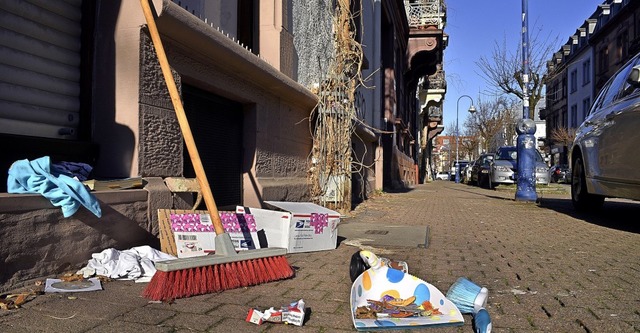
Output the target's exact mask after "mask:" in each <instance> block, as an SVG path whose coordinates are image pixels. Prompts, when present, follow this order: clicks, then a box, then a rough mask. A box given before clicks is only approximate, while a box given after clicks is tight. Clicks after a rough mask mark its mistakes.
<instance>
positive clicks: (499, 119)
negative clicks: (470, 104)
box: [465, 97, 520, 151]
mask: <svg viewBox="0 0 640 333" xmlns="http://www.w3.org/2000/svg"><path fill="white" fill-rule="evenodd" d="M519 106H520V104H519V102H518V101H517V100H516V99H513V98H511V99H510V98H506V97H499V98H497V99H495V100H493V101H483V100H482V99H478V106H477V107H476V112H475V113H473V114H472V115H471V116H470V117H468V118H467V120H466V122H465V127H466V128H467V130H468V131H469V133H473V135H474V136H475V137H476V140H475V143H476V144H477V146H476V147H470V148H471V149H475V150H476V151H478V150H479V151H494V150H496V149H497V148H498V147H499V146H504V145H514V143H515V142H514V140H515V138H516V136H515V123H516V121H517V119H518V118H519V117H518V116H517V112H516V110H517V109H518V107H519ZM470 144H471V142H470Z"/></svg>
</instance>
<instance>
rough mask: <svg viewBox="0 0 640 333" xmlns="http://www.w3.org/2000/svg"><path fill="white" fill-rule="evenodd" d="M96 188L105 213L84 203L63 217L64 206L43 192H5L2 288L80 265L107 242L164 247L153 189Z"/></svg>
mask: <svg viewBox="0 0 640 333" xmlns="http://www.w3.org/2000/svg"><path fill="white" fill-rule="evenodd" d="M93 193H94V194H95V196H96V198H97V199H98V200H99V201H100V204H101V209H102V217H101V218H98V217H96V216H95V215H93V214H92V213H91V212H89V211H88V210H87V209H85V208H84V207H82V208H80V210H79V211H78V212H76V213H75V214H74V215H73V216H71V217H69V218H64V217H63V215H62V211H61V209H60V208H59V207H55V206H53V205H52V204H51V203H50V202H49V201H48V200H47V199H46V198H44V197H42V196H40V195H35V194H8V193H0V239H2V246H1V247H0V258H1V259H0V260H1V261H0V267H2V269H0V292H1V291H6V290H10V289H14V288H16V287H21V286H24V285H28V284H31V283H33V280H35V279H42V278H45V277H50V276H54V275H58V274H60V273H64V272H68V271H74V270H77V269H78V268H81V267H83V266H85V265H86V263H87V261H88V260H89V259H91V254H93V253H97V252H101V251H102V250H104V249H106V248H111V247H113V248H116V249H118V250H124V249H128V248H131V247H134V246H140V245H150V246H153V247H155V248H159V240H158V238H157V236H156V235H157V232H156V230H157V221H156V222H155V223H153V222H151V221H150V219H149V218H148V214H147V212H148V207H149V204H148V202H149V198H150V192H149V191H147V190H146V189H133V190H119V191H101V192H93Z"/></svg>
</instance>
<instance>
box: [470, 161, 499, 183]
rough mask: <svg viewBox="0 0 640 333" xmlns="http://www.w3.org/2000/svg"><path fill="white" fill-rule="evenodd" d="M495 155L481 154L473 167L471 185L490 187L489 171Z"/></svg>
mask: <svg viewBox="0 0 640 333" xmlns="http://www.w3.org/2000/svg"><path fill="white" fill-rule="evenodd" d="M494 156H495V155H494V154H493V153H485V154H481V155H480V156H479V157H478V158H477V159H476V160H475V161H473V164H472V165H471V171H470V174H469V184H470V185H478V186H480V187H489V169H490V168H491V161H493V158H494Z"/></svg>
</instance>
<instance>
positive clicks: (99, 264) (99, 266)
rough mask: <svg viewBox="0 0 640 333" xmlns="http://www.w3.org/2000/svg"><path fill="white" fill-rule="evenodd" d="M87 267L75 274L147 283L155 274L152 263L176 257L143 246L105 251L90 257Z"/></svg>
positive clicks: (85, 276) (84, 276)
mask: <svg viewBox="0 0 640 333" xmlns="http://www.w3.org/2000/svg"><path fill="white" fill-rule="evenodd" d="M91 257H92V259H91V260H89V262H88V264H87V266H85V267H83V268H82V269H80V270H79V271H78V272H77V273H76V274H80V275H81V276H82V277H83V278H89V277H93V276H105V277H108V278H112V279H120V280H134V281H135V282H149V281H150V280H151V277H153V275H154V274H155V273H156V268H155V264H154V262H156V261H162V260H169V259H176V257H174V256H172V255H170V254H167V253H164V252H161V251H158V250H156V249H154V248H152V247H150V246H147V245H143V246H137V247H133V248H131V249H128V250H123V251H119V250H116V249H114V248H109V249H105V250H103V251H102V252H100V253H94V254H92V255H91Z"/></svg>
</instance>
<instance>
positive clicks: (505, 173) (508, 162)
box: [488, 146, 549, 188]
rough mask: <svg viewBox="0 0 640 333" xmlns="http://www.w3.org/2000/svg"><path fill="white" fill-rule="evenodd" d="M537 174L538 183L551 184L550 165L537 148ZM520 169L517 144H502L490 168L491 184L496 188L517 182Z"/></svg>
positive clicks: (491, 186)
mask: <svg viewBox="0 0 640 333" xmlns="http://www.w3.org/2000/svg"><path fill="white" fill-rule="evenodd" d="M534 163H535V175H536V184H537V185H548V184H549V167H548V166H547V164H546V163H545V161H544V159H543V158H542V155H541V154H540V152H539V151H538V150H537V149H536V150H535V161H534ZM517 171H518V149H517V148H516V147H515V146H502V147H499V148H498V150H497V151H496V154H495V156H494V159H493V161H492V162H491V168H490V169H489V186H488V188H495V187H496V186H498V185H501V184H515V182H516V177H515V174H516V172H517Z"/></svg>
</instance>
